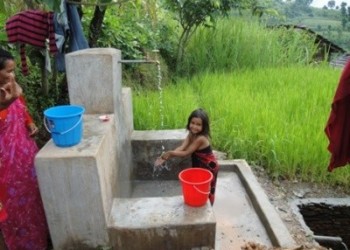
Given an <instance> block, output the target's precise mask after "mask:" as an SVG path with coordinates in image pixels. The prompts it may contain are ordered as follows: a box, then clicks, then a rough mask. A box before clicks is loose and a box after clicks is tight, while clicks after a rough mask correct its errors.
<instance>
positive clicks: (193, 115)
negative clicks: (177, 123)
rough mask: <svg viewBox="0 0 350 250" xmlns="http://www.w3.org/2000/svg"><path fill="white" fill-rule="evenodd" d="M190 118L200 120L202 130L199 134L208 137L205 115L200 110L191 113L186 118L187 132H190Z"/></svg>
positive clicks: (207, 118) (208, 130)
mask: <svg viewBox="0 0 350 250" xmlns="http://www.w3.org/2000/svg"><path fill="white" fill-rule="evenodd" d="M192 118H200V119H201V120H202V126H203V130H202V132H201V133H200V134H201V135H205V136H209V137H210V126H209V117H208V115H207V113H206V112H205V111H204V110H203V109H201V108H199V109H196V110H194V111H192V113H191V114H190V116H189V117H188V121H187V126H186V128H187V130H190V123H191V120H192Z"/></svg>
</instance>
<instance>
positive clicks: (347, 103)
mask: <svg viewBox="0 0 350 250" xmlns="http://www.w3.org/2000/svg"><path fill="white" fill-rule="evenodd" d="M325 133H326V135H327V137H328V140H329V145H328V150H329V152H330V153H331V159H330V162H329V165H328V171H329V172H331V171H333V169H334V168H337V167H342V166H345V165H347V164H348V163H350V61H349V62H348V63H347V64H346V65H345V67H344V69H343V72H342V74H341V77H340V80H339V84H338V88H337V90H336V93H335V96H334V99H333V102H332V106H331V113H330V115H329V118H328V122H327V125H326V128H325Z"/></svg>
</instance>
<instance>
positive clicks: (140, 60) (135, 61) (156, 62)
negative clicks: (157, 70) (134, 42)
mask: <svg viewBox="0 0 350 250" xmlns="http://www.w3.org/2000/svg"><path fill="white" fill-rule="evenodd" d="M119 63H154V64H157V65H159V64H160V63H159V61H157V60H143V59H139V60H120V61H119Z"/></svg>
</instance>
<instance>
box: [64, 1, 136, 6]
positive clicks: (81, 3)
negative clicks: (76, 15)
mask: <svg viewBox="0 0 350 250" xmlns="http://www.w3.org/2000/svg"><path fill="white" fill-rule="evenodd" d="M127 1H129V0H123V1H122V0H120V1H117V2H109V3H87V2H76V1H70V0H67V3H69V4H75V5H91V6H109V5H113V4H121V3H123V2H127Z"/></svg>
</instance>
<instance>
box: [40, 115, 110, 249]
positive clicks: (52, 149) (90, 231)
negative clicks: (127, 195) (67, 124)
mask: <svg viewBox="0 0 350 250" xmlns="http://www.w3.org/2000/svg"><path fill="white" fill-rule="evenodd" d="M83 124H84V132H83V133H84V136H83V138H82V141H81V143H79V144H78V145H76V146H74V147H69V148H59V147H57V146H55V145H54V143H53V141H52V140H50V141H49V142H48V143H47V144H46V145H45V146H44V147H43V148H42V149H41V150H40V151H39V153H38V154H37V156H36V159H35V165H36V170H37V175H38V181H39V186H40V191H41V196H42V199H43V203H44V208H45V213H46V217H47V221H48V224H49V229H50V234H51V238H52V242H53V246H54V249H88V248H87V247H97V246H104V245H108V244H109V237H108V233H107V230H106V228H107V220H108V214H109V212H110V209H111V205H112V203H111V202H112V198H113V197H115V190H113V189H112V187H113V186H114V185H115V182H116V180H117V171H116V168H115V165H116V161H117V158H116V141H115V140H113V136H111V135H115V126H114V121H113V120H111V121H110V122H103V123H102V122H101V121H99V119H98V115H85V116H84V120H83Z"/></svg>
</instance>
